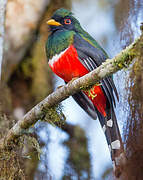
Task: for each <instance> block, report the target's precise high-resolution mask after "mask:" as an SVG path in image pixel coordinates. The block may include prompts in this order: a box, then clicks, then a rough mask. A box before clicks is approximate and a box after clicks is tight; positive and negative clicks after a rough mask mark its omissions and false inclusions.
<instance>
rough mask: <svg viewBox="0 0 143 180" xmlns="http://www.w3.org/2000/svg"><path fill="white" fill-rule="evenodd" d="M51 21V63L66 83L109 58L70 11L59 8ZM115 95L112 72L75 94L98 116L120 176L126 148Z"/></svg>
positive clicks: (49, 62) (77, 98)
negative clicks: (120, 167) (120, 130)
mask: <svg viewBox="0 0 143 180" xmlns="http://www.w3.org/2000/svg"><path fill="white" fill-rule="evenodd" d="M47 24H48V25H49V27H50V35H49V37H48V40H47V42H46V54H47V59H48V64H49V66H50V68H51V69H52V71H53V72H54V73H55V74H56V75H58V76H59V77H61V78H62V79H63V80H64V81H65V82H66V83H68V82H70V81H71V80H72V79H74V78H78V77H81V76H84V75H85V74H87V73H89V72H90V71H93V70H94V69H95V68H97V67H98V66H100V65H101V64H102V63H103V62H104V61H105V60H106V59H107V58H108V55H107V54H106V52H105V51H104V50H103V48H102V47H101V46H100V45H99V44H98V43H97V41H96V40H95V39H93V38H92V37H91V36H90V35H89V34H88V33H87V32H86V31H85V30H84V29H83V28H82V27H81V25H80V23H79V21H78V20H77V19H76V18H75V17H74V16H73V14H72V13H71V12H70V11H68V10H66V9H63V8H62V9H58V10H57V11H56V12H55V13H54V14H53V16H52V18H51V19H50V20H49V21H47ZM115 96H116V98H117V99H118V93H117V90H116V87H115V84H114V82H113V79H112V77H110V76H109V77H107V78H104V79H103V80H101V81H100V83H99V84H96V85H94V86H92V87H91V88H90V89H87V90H82V91H81V92H78V93H76V94H74V95H73V98H74V100H75V101H76V102H77V103H78V104H79V105H80V106H81V108H83V109H84V111H86V112H87V113H88V114H89V115H90V116H91V117H92V118H93V119H96V116H98V119H99V121H100V124H101V126H102V129H103V131H104V133H105V136H106V140H107V143H108V146H109V150H110V153H111V158H112V161H113V167H114V170H115V173H116V172H118V173H116V176H119V175H120V170H119V166H118V165H119V161H120V159H121V158H122V156H123V154H124V153H123V152H124V151H123V143H122V140H121V136H120V132H119V128H118V124H117V120H116V116H115V112H114V106H115ZM95 133H96V132H95ZM117 168H118V171H116V169H117Z"/></svg>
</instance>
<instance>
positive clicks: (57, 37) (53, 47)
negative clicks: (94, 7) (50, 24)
mask: <svg viewBox="0 0 143 180" xmlns="http://www.w3.org/2000/svg"><path fill="white" fill-rule="evenodd" d="M74 34H75V32H74V31H68V30H67V31H62V32H56V33H55V34H54V36H52V35H50V36H49V37H48V41H47V43H46V53H47V58H48V59H51V58H52V57H53V56H54V55H55V54H60V52H62V51H63V50H65V49H66V48H67V47H68V46H69V45H70V44H72V43H73V37H74ZM59 44H60V46H59Z"/></svg>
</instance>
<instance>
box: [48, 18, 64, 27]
mask: <svg viewBox="0 0 143 180" xmlns="http://www.w3.org/2000/svg"><path fill="white" fill-rule="evenodd" d="M47 24H48V25H50V26H61V23H59V22H57V21H55V20H54V19H50V20H49V21H47Z"/></svg>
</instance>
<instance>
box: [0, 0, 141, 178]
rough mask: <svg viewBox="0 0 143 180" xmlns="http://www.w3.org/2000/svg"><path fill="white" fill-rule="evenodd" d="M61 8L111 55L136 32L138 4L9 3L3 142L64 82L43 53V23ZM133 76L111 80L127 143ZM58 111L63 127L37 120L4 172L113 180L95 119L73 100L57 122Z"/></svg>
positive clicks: (0, 98) (0, 104)
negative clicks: (117, 96)
mask: <svg viewBox="0 0 143 180" xmlns="http://www.w3.org/2000/svg"><path fill="white" fill-rule="evenodd" d="M61 7H64V8H67V9H70V10H71V11H72V12H73V13H74V15H75V17H76V18H77V19H78V20H79V21H80V23H81V25H82V26H83V27H84V29H85V30H86V31H87V32H88V33H89V34H91V35H92V36H93V37H94V38H95V39H96V40H97V41H98V42H99V43H100V45H101V46H102V47H103V48H104V49H105V51H106V52H107V54H108V55H109V57H111V58H112V57H114V56H115V55H116V54H117V53H119V52H120V51H121V50H122V49H123V48H125V47H126V46H128V45H129V44H130V43H131V42H133V40H134V39H135V38H137V37H138V36H139V35H140V24H141V22H143V10H142V9H143V1H142V0H88V1H87V0H36V1H33V0H25V1H22V0H8V2H7V7H6V21H5V45H4V60H3V68H2V81H1V85H0V90H1V92H2V93H1V94H0V112H1V117H2V118H0V137H2V136H3V135H4V134H6V132H7V131H8V129H9V128H10V127H12V126H13V124H14V123H15V122H16V121H18V120H19V119H20V118H21V117H22V116H23V115H24V114H25V113H26V112H27V111H28V110H30V109H31V108H32V107H33V106H34V105H36V104H37V103H38V102H40V101H41V100H43V99H44V98H45V97H46V96H47V95H48V94H50V93H51V92H52V91H54V90H55V89H56V88H57V86H60V85H63V84H64V82H63V81H62V80H61V79H60V78H58V77H57V76H55V75H54V74H53V73H52V72H51V70H50V69H49V67H48V64H47V60H46V56H45V42H46V40H47V37H48V34H49V32H48V27H47V24H46V21H47V20H48V19H49V18H50V17H51V15H52V14H53V12H54V11H55V10H56V9H58V8H61ZM134 72H135V71H134ZM131 73H132V69H131V67H130V68H128V69H126V71H124V70H122V71H121V72H118V73H116V74H115V75H114V82H115V84H116V86H117V90H118V92H119V97H120V101H119V102H117V107H116V115H117V119H118V123H119V126H120V130H121V134H122V137H123V140H124V142H125V143H126V142H127V140H128V137H129V130H128V128H127V127H129V125H130V124H129V123H130V122H131V121H130V118H131V117H132V119H133V117H135V116H136V115H135V113H132V109H131V108H134V107H133V106H132V107H131V104H133V98H132V101H131V98H130V97H132V90H133V89H132V88H130V87H132V86H133V84H134V83H133V79H134V76H135V75H136V74H135V73H134V76H133V75H132V76H131ZM138 103H139V102H138ZM141 103H142V102H141ZM140 110H141V109H140ZM61 111H62V113H63V114H64V115H63V116H65V117H66V122H65V125H61V124H57V126H56V125H51V124H49V123H47V122H45V121H38V122H37V123H36V125H34V127H32V128H31V129H30V130H29V132H27V134H26V135H25V137H24V140H23V142H24V145H23V146H22V148H21V150H20V152H19V150H16V152H17V153H16V158H17V160H18V164H19V166H18V168H16V167H15V166H14V167H15V169H11V168H12V166H10V167H9V173H11V172H13V173H12V174H13V175H12V179H18V178H19V179H20V177H21V179H22V178H25V179H30V180H31V179H34V180H46V179H48V180H61V179H65V180H67V179H71V180H84V179H85V180H86V179H91V180H102V179H103V180H104V179H105V180H112V179H113V176H112V164H111V159H110V155H109V150H108V147H107V144H106V141H105V137H104V134H103V132H102V129H101V127H100V124H99V122H98V120H97V121H94V120H92V119H91V118H90V117H89V116H88V115H87V114H86V113H85V112H84V111H83V110H82V109H81V108H80V107H79V106H78V105H77V104H76V103H75V102H74V101H73V99H72V98H71V97H70V98H68V99H67V100H65V101H64V102H62V103H61V105H60V111H59V112H57V111H55V112H54V113H57V116H58V117H59V113H61ZM47 118H48V117H47ZM47 121H48V120H47ZM27 136H28V137H27ZM29 137H30V140H29ZM29 141H30V142H31V143H29ZM39 149H41V150H39ZM39 151H40V152H39ZM0 164H2V162H1V163H0ZM0 166H1V165H0ZM19 169H20V170H21V171H20V172H22V173H19ZM16 174H18V175H16ZM3 176H4V175H3ZM7 176H8V175H7ZM15 177H17V178H15ZM140 180H141V179H140Z"/></svg>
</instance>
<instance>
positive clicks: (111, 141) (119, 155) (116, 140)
mask: <svg viewBox="0 0 143 180" xmlns="http://www.w3.org/2000/svg"><path fill="white" fill-rule="evenodd" d="M97 114H98V118H99V121H100V124H101V126H102V129H103V131H104V133H105V136H106V140H107V144H108V146H109V150H110V154H111V159H112V162H113V169H114V172H115V175H116V177H119V176H120V174H121V166H120V165H121V164H123V161H125V154H124V147H123V143H122V139H121V135H120V131H119V127H118V124H117V119H116V115H115V112H114V109H113V108H109V109H108V110H107V116H106V117H104V116H102V115H101V114H100V113H99V112H98V113H97Z"/></svg>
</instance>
